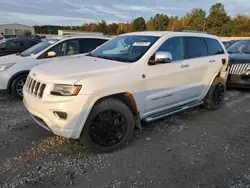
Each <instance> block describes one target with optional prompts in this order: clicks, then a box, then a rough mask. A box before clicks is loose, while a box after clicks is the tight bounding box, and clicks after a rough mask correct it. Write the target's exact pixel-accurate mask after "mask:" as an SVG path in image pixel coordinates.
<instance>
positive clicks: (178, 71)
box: [144, 37, 192, 116]
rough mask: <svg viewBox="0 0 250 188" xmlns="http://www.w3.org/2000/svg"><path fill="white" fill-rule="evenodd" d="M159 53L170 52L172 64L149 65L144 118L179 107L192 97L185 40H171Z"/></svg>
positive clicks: (163, 45) (178, 38)
mask: <svg viewBox="0 0 250 188" xmlns="http://www.w3.org/2000/svg"><path fill="white" fill-rule="evenodd" d="M157 51H164V52H170V53H171V55H172V62H171V63H164V64H155V65H151V66H150V65H147V67H146V79H145V101H146V111H145V114H144V116H147V115H150V114H153V113H157V112H160V111H162V110H165V109H168V108H171V107H175V106H178V105H180V104H182V103H184V102H186V101H188V100H191V97H192V96H190V94H189V92H188V87H189V85H190V82H189V78H188V77H187V76H186V69H185V65H186V60H185V58H184V57H185V56H184V43H183V38H182V37H173V38H169V39H167V40H166V41H165V42H164V43H163V44H162V45H161V46H160V48H159V49H158V50H157Z"/></svg>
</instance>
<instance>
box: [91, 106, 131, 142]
mask: <svg viewBox="0 0 250 188" xmlns="http://www.w3.org/2000/svg"><path fill="white" fill-rule="evenodd" d="M127 126H128V125H127V121H126V118H125V116H124V115H123V114H121V113H120V112H118V111H116V110H106V111H102V112H100V113H99V114H97V115H96V116H95V117H94V119H93V121H92V123H91V125H90V128H89V135H90V137H91V139H92V141H93V142H94V143H95V144H97V145H99V146H102V147H110V146H113V145H115V144H117V143H119V142H120V141H121V140H122V139H123V138H124V136H125V134H126V132H127Z"/></svg>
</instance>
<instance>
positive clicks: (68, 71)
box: [31, 56, 131, 84]
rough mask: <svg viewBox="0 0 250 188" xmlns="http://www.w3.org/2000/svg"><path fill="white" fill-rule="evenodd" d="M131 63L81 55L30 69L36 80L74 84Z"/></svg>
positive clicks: (127, 66) (115, 70)
mask: <svg viewBox="0 0 250 188" xmlns="http://www.w3.org/2000/svg"><path fill="white" fill-rule="evenodd" d="M130 65H131V64H129V63H123V62H118V61H112V60H107V59H100V58H95V57H88V56H82V57H78V58H74V59H65V60H60V61H53V62H48V63H45V64H42V65H38V66H36V67H34V68H33V69H32V70H31V75H33V74H34V73H35V75H36V77H37V79H38V80H40V81H43V82H47V83H61V84H74V83H76V82H77V81H79V80H81V79H84V78H88V77H93V76H99V75H103V74H111V73H114V72H118V71H123V70H125V69H127V68H129V66H130Z"/></svg>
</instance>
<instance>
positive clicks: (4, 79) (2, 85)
mask: <svg viewBox="0 0 250 188" xmlns="http://www.w3.org/2000/svg"><path fill="white" fill-rule="evenodd" d="M10 78H11V75H10V74H8V73H7V71H1V72H0V91H2V90H3V91H7V89H8V82H9V80H10Z"/></svg>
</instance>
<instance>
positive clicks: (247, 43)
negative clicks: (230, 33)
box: [227, 40, 250, 54]
mask: <svg viewBox="0 0 250 188" xmlns="http://www.w3.org/2000/svg"><path fill="white" fill-rule="evenodd" d="M227 51H228V53H245V54H250V40H242V41H238V42H236V43H234V44H233V45H232V46H230V47H229V48H228V49H227Z"/></svg>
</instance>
